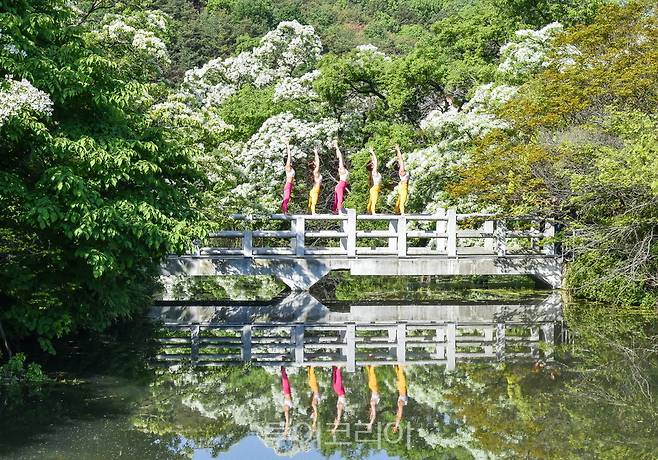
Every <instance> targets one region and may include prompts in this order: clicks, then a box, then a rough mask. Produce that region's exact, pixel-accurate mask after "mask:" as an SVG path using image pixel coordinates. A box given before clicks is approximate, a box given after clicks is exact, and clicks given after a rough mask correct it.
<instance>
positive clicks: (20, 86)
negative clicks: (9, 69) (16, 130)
mask: <svg viewBox="0 0 658 460" xmlns="http://www.w3.org/2000/svg"><path fill="white" fill-rule="evenodd" d="M25 111H32V112H34V113H36V114H39V115H46V116H50V115H52V113H53V102H52V100H51V99H50V96H49V95H48V94H47V93H45V92H43V91H41V90H39V89H37V88H35V87H34V86H32V83H30V82H29V81H27V80H26V79H24V78H23V79H22V80H14V79H13V78H12V77H11V76H7V77H5V80H4V81H2V82H0V127H1V126H3V125H4V124H5V123H6V122H7V120H8V119H9V118H11V117H14V116H16V115H18V114H20V113H21V112H25Z"/></svg>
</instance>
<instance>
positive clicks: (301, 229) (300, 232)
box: [292, 216, 306, 257]
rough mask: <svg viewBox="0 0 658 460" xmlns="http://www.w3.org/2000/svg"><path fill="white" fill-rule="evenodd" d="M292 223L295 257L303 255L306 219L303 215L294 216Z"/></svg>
mask: <svg viewBox="0 0 658 460" xmlns="http://www.w3.org/2000/svg"><path fill="white" fill-rule="evenodd" d="M292 223H293V225H294V229H293V231H294V232H295V255H296V256H297V257H304V249H305V241H304V235H305V233H306V221H305V220H304V216H295V220H294V221H292Z"/></svg>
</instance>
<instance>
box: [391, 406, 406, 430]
mask: <svg viewBox="0 0 658 460" xmlns="http://www.w3.org/2000/svg"><path fill="white" fill-rule="evenodd" d="M403 413H404V402H402V401H400V400H398V411H397V413H396V414H395V425H394V426H393V433H397V432H398V428H400V422H401V421H402V414H403Z"/></svg>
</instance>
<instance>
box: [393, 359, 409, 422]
mask: <svg viewBox="0 0 658 460" xmlns="http://www.w3.org/2000/svg"><path fill="white" fill-rule="evenodd" d="M395 376H396V380H397V382H396V384H397V387H398V410H397V413H396V414H395V425H394V426H393V433H397V432H398V429H399V428H400V422H401V421H402V415H403V413H404V406H406V405H407V402H408V401H409V397H408V396H407V378H406V376H405V375H404V368H403V367H402V365H401V364H398V365H396V366H395Z"/></svg>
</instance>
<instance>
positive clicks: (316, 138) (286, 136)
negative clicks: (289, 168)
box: [237, 112, 339, 210]
mask: <svg viewBox="0 0 658 460" xmlns="http://www.w3.org/2000/svg"><path fill="white" fill-rule="evenodd" d="M338 129H339V123H338V122H337V121H336V120H334V119H331V118H325V119H320V120H318V121H306V120H302V119H299V118H296V117H295V116H294V115H293V114H291V113H289V112H284V113H281V114H278V115H275V116H273V117H271V118H269V119H267V120H266V121H265V122H264V123H263V125H262V126H261V128H260V129H259V130H258V132H257V133H256V134H254V135H253V136H252V137H251V138H250V139H249V140H248V141H247V142H246V143H245V145H244V147H243V148H242V149H241V151H240V154H239V156H240V159H241V160H242V164H243V165H244V172H245V179H246V180H245V182H244V183H243V184H242V185H241V186H240V187H239V188H238V190H237V193H239V194H241V195H243V196H244V198H245V199H246V200H251V201H253V200H254V199H255V200H256V201H257V202H259V204H260V205H261V206H263V207H264V208H266V209H270V210H276V209H277V208H278V204H279V202H280V199H281V188H282V187H283V182H284V177H285V175H284V164H285V157H286V147H285V143H286V142H287V141H288V142H290V147H291V152H292V158H293V164H294V166H295V167H296V172H297V174H298V176H297V177H298V181H299V182H300V183H301V184H303V183H304V182H305V175H306V174H307V171H309V168H310V161H311V159H312V158H313V149H314V148H316V147H317V148H319V149H322V150H323V152H326V149H327V148H329V146H330V145H331V141H332V139H334V138H335V137H336V133H337V132H338ZM326 156H327V155H325V157H326ZM302 190H303V189H302ZM298 193H303V192H298ZM299 201H301V202H302V203H304V208H305V204H306V200H305V197H304V198H302V200H299Z"/></svg>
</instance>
